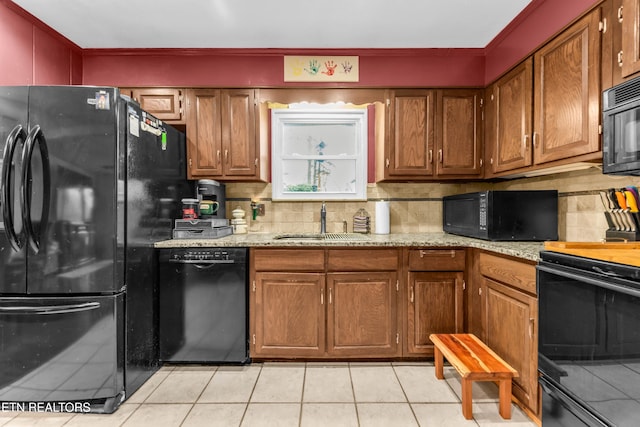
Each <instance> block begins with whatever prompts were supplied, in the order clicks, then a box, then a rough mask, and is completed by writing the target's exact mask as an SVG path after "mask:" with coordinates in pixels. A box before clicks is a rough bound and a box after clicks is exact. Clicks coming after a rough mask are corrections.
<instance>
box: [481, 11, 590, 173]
mask: <svg viewBox="0 0 640 427" xmlns="http://www.w3.org/2000/svg"><path fill="white" fill-rule="evenodd" d="M600 16H601V9H600V8H597V9H594V10H593V11H592V12H590V13H589V14H587V15H585V16H584V17H583V18H581V19H580V20H578V21H577V22H576V23H574V24H573V25H572V26H570V27H569V28H568V29H566V30H565V31H563V32H562V33H561V34H560V35H558V36H557V37H555V38H554V39H553V40H551V41H550V42H549V43H547V44H546V45H544V46H542V47H541V48H540V49H539V50H537V51H536V52H535V53H534V55H533V57H531V58H528V59H526V60H525V61H524V62H523V63H521V64H520V65H518V66H517V67H516V68H514V69H513V70H512V71H510V72H509V73H507V74H505V75H504V76H503V77H501V78H500V79H498V80H497V81H496V82H495V83H494V84H492V85H491V88H490V90H489V99H488V108H487V114H488V115H492V116H493V117H491V119H489V120H487V123H488V124H489V125H490V126H491V128H487V130H486V136H487V144H488V145H490V147H489V150H488V156H489V163H490V165H491V167H490V170H491V171H490V173H491V174H493V175H495V174H499V175H505V174H507V173H506V172H508V173H513V172H526V171H528V170H535V169H541V168H545V167H550V166H555V165H560V164H566V163H569V162H571V161H576V160H596V159H597V158H598V156H599V153H600V150H601V144H600V134H599V125H600V119H601V118H600V96H601V88H602V82H601V79H600V69H601V66H600V64H601V63H600V58H601V41H602V40H601V39H602V36H601V32H600V26H601V21H600ZM554 162H555V163H554Z"/></svg>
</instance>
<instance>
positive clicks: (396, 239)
mask: <svg viewBox="0 0 640 427" xmlns="http://www.w3.org/2000/svg"><path fill="white" fill-rule="evenodd" d="M277 235H278V234H276V233H249V234H233V235H231V236H226V237H221V238H217V239H171V240H163V241H160V242H157V243H156V244H155V247H156V248H186V247H274V248H276V247H292V246H294V247H373V246H401V247H461V246H462V247H472V248H479V249H486V250H489V251H493V252H497V253H500V254H505V255H511V256H515V257H518V258H523V259H526V260H530V261H538V260H539V259H540V257H539V253H540V251H541V250H543V249H544V243H543V242H490V241H485V240H480V239H472V238H469V237H462V236H456V235H453V234H446V233H406V234H405V233H391V234H369V235H366V236H364V237H366V240H346V241H344V240H313V239H282V240H278V239H274V237H275V236H277Z"/></svg>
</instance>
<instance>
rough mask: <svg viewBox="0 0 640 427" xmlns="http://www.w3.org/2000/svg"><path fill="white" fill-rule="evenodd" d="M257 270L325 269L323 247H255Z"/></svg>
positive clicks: (254, 262)
mask: <svg viewBox="0 0 640 427" xmlns="http://www.w3.org/2000/svg"><path fill="white" fill-rule="evenodd" d="M251 261H252V262H253V269H254V270H255V271H324V250H323V249H254V250H253V257H252V260H251Z"/></svg>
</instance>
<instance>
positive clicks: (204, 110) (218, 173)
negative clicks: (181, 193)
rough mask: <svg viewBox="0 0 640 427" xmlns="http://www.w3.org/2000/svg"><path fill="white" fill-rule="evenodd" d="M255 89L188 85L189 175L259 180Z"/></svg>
mask: <svg viewBox="0 0 640 427" xmlns="http://www.w3.org/2000/svg"><path fill="white" fill-rule="evenodd" d="M255 108H256V107H255V103H254V90H253V89H188V90H187V154H188V156H187V157H188V159H189V163H188V177H189V178H190V179H194V178H195V179H197V178H213V179H220V180H230V181H233V180H238V181H240V180H245V181H250V180H256V179H257V178H258V172H257V170H258V157H257V151H258V149H257V140H256V113H255Z"/></svg>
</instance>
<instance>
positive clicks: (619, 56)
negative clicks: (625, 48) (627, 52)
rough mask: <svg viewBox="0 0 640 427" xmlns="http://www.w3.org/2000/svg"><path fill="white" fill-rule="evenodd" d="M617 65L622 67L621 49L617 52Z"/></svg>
mask: <svg viewBox="0 0 640 427" xmlns="http://www.w3.org/2000/svg"><path fill="white" fill-rule="evenodd" d="M618 66H619V67H622V51H620V52H618Z"/></svg>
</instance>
